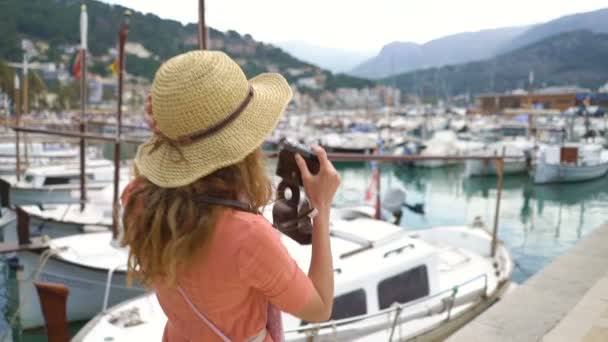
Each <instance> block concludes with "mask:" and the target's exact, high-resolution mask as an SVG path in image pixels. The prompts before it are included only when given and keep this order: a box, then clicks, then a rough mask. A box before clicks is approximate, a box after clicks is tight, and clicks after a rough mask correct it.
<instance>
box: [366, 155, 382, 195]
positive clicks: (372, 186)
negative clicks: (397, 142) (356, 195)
mask: <svg viewBox="0 0 608 342" xmlns="http://www.w3.org/2000/svg"><path fill="white" fill-rule="evenodd" d="M372 163H373V164H376V162H375V161H374V162H372ZM372 168H373V171H372V179H371V181H370V182H369V185H368V186H367V191H366V192H365V201H367V202H369V201H371V200H372V199H374V193H375V191H376V188H377V183H378V181H379V180H380V179H379V178H380V169H378V167H376V166H372Z"/></svg>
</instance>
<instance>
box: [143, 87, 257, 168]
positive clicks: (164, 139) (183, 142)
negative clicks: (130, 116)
mask: <svg viewBox="0 0 608 342" xmlns="http://www.w3.org/2000/svg"><path fill="white" fill-rule="evenodd" d="M252 98H253V87H252V86H251V85H249V91H248V92H247V96H246V97H245V99H244V100H243V102H241V104H240V105H239V106H238V107H237V108H236V109H235V110H234V111H233V112H232V113H230V114H229V115H228V116H226V117H225V118H224V119H222V120H221V121H220V122H218V123H216V124H214V125H213V126H211V127H207V128H204V129H201V130H199V131H195V132H192V133H189V134H186V135H180V136H179V137H177V138H175V139H171V138H169V137H168V136H166V135H164V134H163V133H162V132H160V131H158V132H155V135H156V138H157V140H156V142H155V143H154V146H153V147H152V149H151V150H150V153H152V152H154V151H155V150H156V149H158V148H159V147H160V146H161V145H162V144H163V143H167V144H169V145H170V146H172V147H173V148H175V149H177V151H178V152H179V154H180V155H181V158H182V159H185V158H184V155H183V153H182V151H181V149H180V148H179V147H180V146H187V145H190V144H192V143H195V142H197V141H199V140H202V139H205V138H207V137H209V136H211V135H213V134H215V133H217V132H218V131H220V130H222V128H224V127H226V126H227V125H228V124H230V123H231V122H232V121H234V120H235V119H236V118H237V117H239V115H241V113H243V111H245V109H246V108H247V106H248V105H249V103H250V102H251V99H252Z"/></svg>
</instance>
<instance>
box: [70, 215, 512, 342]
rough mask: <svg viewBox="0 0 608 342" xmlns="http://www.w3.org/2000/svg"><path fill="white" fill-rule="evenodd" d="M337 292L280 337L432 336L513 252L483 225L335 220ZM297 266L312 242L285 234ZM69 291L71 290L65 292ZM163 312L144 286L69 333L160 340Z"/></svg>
mask: <svg viewBox="0 0 608 342" xmlns="http://www.w3.org/2000/svg"><path fill="white" fill-rule="evenodd" d="M331 229H332V230H331V244H332V251H333V256H334V261H333V262H334V269H335V298H334V307H333V312H332V316H331V320H330V321H328V322H325V323H321V324H308V323H306V322H303V321H301V320H300V319H298V318H296V317H294V316H291V315H289V314H285V313H284V314H283V317H282V319H283V329H284V333H285V341H330V340H331V341H356V340H361V341H387V340H389V335H391V336H393V338H394V339H399V340H402V339H410V338H416V337H427V338H428V339H431V340H438V339H441V338H443V337H445V336H448V335H449V334H450V333H452V332H453V331H454V330H456V329H458V328H459V327H461V326H462V325H464V324H466V323H467V322H468V321H470V320H471V319H472V318H473V317H475V316H476V315H477V314H479V313H480V312H482V311H483V310H485V309H486V308H487V307H489V306H490V305H491V304H493V303H494V302H495V301H496V300H498V299H499V298H500V297H501V296H502V295H503V294H504V293H505V291H506V290H507V288H508V287H509V286H510V277H511V272H512V270H513V260H512V258H511V255H510V254H509V251H508V250H507V248H506V247H505V246H504V245H502V244H501V243H499V244H498V248H497V254H496V256H495V257H491V256H490V244H491V236H490V234H489V233H488V232H487V231H486V230H485V229H484V228H483V225H477V226H474V227H473V226H460V227H442V228H434V229H429V230H422V231H406V230H403V228H400V227H397V226H394V225H392V224H388V223H386V222H382V221H375V220H371V219H364V218H360V219H355V220H352V221H343V220H334V221H332V228H331ZM282 241H283V243H284V244H285V246H286V247H287V249H288V250H289V251H290V254H291V255H292V256H293V257H294V258H295V259H296V261H297V263H298V265H299V267H300V268H302V269H307V267H308V264H309V262H310V257H311V250H310V246H301V245H298V244H297V243H295V242H293V241H292V240H290V239H289V238H286V237H283V238H282ZM70 295H71V294H70ZM165 323H166V317H165V315H164V313H163V310H162V308H161V307H160V305H159V303H158V301H157V299H156V296H155V295H154V294H153V293H152V294H147V295H143V296H140V297H138V298H136V299H133V300H129V301H126V302H124V303H121V304H119V305H116V306H114V307H112V308H110V309H108V310H105V311H102V312H100V313H99V314H98V315H97V316H96V317H95V318H94V319H93V320H91V321H89V323H87V325H85V326H84V327H83V329H82V330H81V331H80V332H79V333H78V334H77V335H76V336H75V337H74V339H73V341H87V342H88V341H100V340H105V341H108V340H111V341H155V340H160V338H161V336H162V334H163V329H164V326H165Z"/></svg>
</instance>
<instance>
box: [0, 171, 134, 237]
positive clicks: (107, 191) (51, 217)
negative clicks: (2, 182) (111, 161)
mask: <svg viewBox="0 0 608 342" xmlns="http://www.w3.org/2000/svg"><path fill="white" fill-rule="evenodd" d="M124 186H126V184H125V183H124V182H123V183H121V185H120V187H119V191H120V192H122V189H123V188H124ZM74 195H75V196H79V195H80V194H79V193H78V192H77V193H75V194H74ZM113 195H114V185H113V184H112V185H107V186H106V187H105V188H104V189H102V190H100V191H91V192H89V193H88V197H89V200H88V201H87V203H85V205H84V208H81V206H80V204H50V205H22V206H20V208H21V209H22V210H24V211H25V212H26V213H27V214H28V215H29V218H30V236H34V237H36V236H43V235H44V236H47V237H49V238H60V237H64V236H69V235H75V234H82V233H93V232H100V231H109V230H110V229H111V227H112V202H113ZM9 210H11V209H9ZM13 216H14V215H13ZM0 228H4V227H2V226H1V225H0ZM13 228H14V227H9V228H8V229H4V230H3V236H4V242H17V240H18V239H17V232H16V229H13Z"/></svg>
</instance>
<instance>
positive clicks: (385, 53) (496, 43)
mask: <svg viewBox="0 0 608 342" xmlns="http://www.w3.org/2000/svg"><path fill="white" fill-rule="evenodd" d="M527 28H528V27H509V28H501V29H495V30H483V31H479V32H465V33H458V34H454V35H450V36H446V37H442V38H439V39H435V40H432V41H430V42H428V43H425V44H422V45H420V44H416V43H409V42H393V43H390V44H388V45H386V46H384V47H383V48H382V50H381V51H380V53H379V54H378V55H377V56H375V57H373V58H371V59H369V60H367V61H365V62H363V63H362V64H361V65H359V66H358V67H356V68H355V69H354V70H353V71H351V74H352V75H356V76H360V77H366V78H380V77H385V76H389V75H394V74H398V73H402V72H406V71H411V70H415V69H422V68H428V67H435V66H441V65H448V64H457V63H463V62H469V61H475V60H482V59H486V58H490V57H492V56H494V55H495V53H496V52H497V50H498V49H499V48H500V47H502V46H503V44H505V43H507V42H510V41H511V40H512V39H513V38H514V37H516V36H518V35H519V34H521V33H522V32H524V31H525V30H526V29H527Z"/></svg>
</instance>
